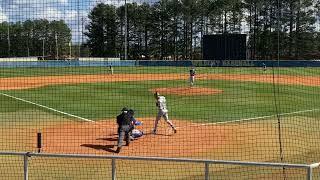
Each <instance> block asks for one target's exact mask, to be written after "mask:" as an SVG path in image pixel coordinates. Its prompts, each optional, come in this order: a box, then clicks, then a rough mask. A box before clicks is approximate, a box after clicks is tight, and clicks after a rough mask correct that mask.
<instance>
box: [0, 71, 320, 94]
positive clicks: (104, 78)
mask: <svg viewBox="0 0 320 180" xmlns="http://www.w3.org/2000/svg"><path fill="white" fill-rule="evenodd" d="M188 77H189V76H188V75H187V74H115V75H108V74H105V75H104V74H99V75H65V76H42V77H14V78H0V90H14V89H30V88H38V87H43V86H48V85H55V84H79V83H97V82H126V81H160V80H183V79H185V80H187V79H188ZM197 80H234V81H247V82H264V83H273V82H274V83H276V84H287V85H304V86H320V77H314V76H288V75H281V76H275V77H273V76H272V75H252V74H203V75H198V76H197V77H196V81H197Z"/></svg>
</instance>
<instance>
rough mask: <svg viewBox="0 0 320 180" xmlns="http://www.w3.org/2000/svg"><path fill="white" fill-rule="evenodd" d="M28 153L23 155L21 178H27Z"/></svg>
mask: <svg viewBox="0 0 320 180" xmlns="http://www.w3.org/2000/svg"><path fill="white" fill-rule="evenodd" d="M28 156H29V155H28V153H26V154H25V155H24V156H23V179H24V180H28Z"/></svg>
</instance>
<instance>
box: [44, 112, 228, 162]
mask: <svg viewBox="0 0 320 180" xmlns="http://www.w3.org/2000/svg"><path fill="white" fill-rule="evenodd" d="M139 120H141V121H143V125H142V126H141V127H138V129H140V130H142V131H143V132H144V133H145V135H144V136H143V137H141V138H139V139H138V140H134V141H133V142H131V144H130V146H124V147H123V149H122V152H121V153H120V154H121V155H130V156H164V157H166V156H173V157H174V156H175V157H177V156H182V155H183V156H188V155H190V156H191V155H195V154H198V153H204V152H208V151H210V150H212V149H213V148H214V147H216V146H219V145H221V144H223V143H224V142H230V141H232V139H230V138H228V134H231V133H230V132H228V131H230V130H231V129H229V130H228V129H227V128H225V127H221V126H219V127H218V126H208V127H202V126H197V125H196V124H194V123H190V122H188V121H182V120H173V122H174V123H175V124H176V126H177V127H178V133H177V134H174V133H173V132H172V130H171V128H169V126H168V125H167V124H165V122H164V121H160V124H159V125H160V126H159V129H158V133H157V135H153V134H151V133H150V132H151V129H152V127H153V123H154V119H153V118H144V119H139ZM42 132H43V149H42V150H43V152H50V153H80V154H82V153H91V154H110V153H114V151H115V149H116V148H117V146H116V145H117V139H118V136H117V124H116V123H115V120H105V121H99V122H96V123H68V124H63V125H58V126H53V127H50V128H46V129H43V130H42ZM206 134H207V135H208V134H210V136H214V137H215V140H214V141H208V139H205V138H203V136H204V135H206Z"/></svg>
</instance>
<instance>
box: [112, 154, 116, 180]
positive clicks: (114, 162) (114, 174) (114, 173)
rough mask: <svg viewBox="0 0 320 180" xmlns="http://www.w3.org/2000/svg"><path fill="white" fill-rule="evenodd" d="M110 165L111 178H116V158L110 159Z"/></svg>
mask: <svg viewBox="0 0 320 180" xmlns="http://www.w3.org/2000/svg"><path fill="white" fill-rule="evenodd" d="M111 167H112V180H116V159H114V158H112V160H111Z"/></svg>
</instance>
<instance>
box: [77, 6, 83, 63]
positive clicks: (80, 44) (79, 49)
mask: <svg viewBox="0 0 320 180" xmlns="http://www.w3.org/2000/svg"><path fill="white" fill-rule="evenodd" d="M77 3H78V31H80V26H81V24H80V1H79V0H78V1H77ZM81 19H82V20H83V18H81ZM82 23H83V22H82ZM80 36H83V27H81V35H80ZM80 39H81V40H80ZM79 42H80V43H79V47H78V58H79V59H80V56H81V46H82V43H83V42H82V38H80V37H79Z"/></svg>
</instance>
